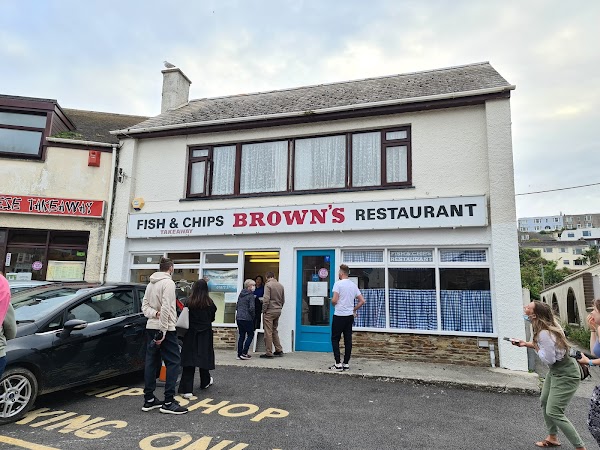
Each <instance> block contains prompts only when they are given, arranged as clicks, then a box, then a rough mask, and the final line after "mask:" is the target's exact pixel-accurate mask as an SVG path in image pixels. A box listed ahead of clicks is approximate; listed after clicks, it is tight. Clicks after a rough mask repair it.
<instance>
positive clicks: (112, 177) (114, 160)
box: [61, 139, 119, 283]
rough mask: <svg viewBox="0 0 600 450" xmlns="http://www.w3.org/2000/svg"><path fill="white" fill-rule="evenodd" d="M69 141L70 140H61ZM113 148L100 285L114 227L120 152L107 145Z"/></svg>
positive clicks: (104, 271) (114, 147)
mask: <svg viewBox="0 0 600 450" xmlns="http://www.w3.org/2000/svg"><path fill="white" fill-rule="evenodd" d="M61 140H67V141H68V140H69V139H61ZM107 145H108V146H109V147H112V162H111V171H110V191H109V193H108V205H107V211H106V223H105V224H104V242H103V244H102V260H101V262H100V280H99V281H100V283H104V277H105V276H106V257H107V255H108V238H109V236H110V227H111V225H112V215H113V214H112V213H113V211H112V205H113V200H114V193H115V190H116V185H115V173H116V171H117V151H118V150H119V145H118V144H107Z"/></svg>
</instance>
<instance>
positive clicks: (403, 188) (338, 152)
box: [108, 63, 527, 370]
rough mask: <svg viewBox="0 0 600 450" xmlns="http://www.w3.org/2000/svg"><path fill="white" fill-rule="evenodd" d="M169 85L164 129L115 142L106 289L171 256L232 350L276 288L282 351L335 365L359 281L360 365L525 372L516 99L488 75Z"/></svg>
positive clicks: (483, 69) (460, 72) (170, 77)
mask: <svg viewBox="0 0 600 450" xmlns="http://www.w3.org/2000/svg"><path fill="white" fill-rule="evenodd" d="M163 75H164V84H163V108H162V109H163V112H162V113H161V114H160V115H159V116H157V117H154V118H152V119H149V120H148V121H146V122H143V123H141V124H139V125H137V126H134V127H130V128H127V129H124V130H120V131H116V132H115V134H116V135H118V136H119V137H120V139H121V143H122V148H121V150H120V154H119V171H121V172H122V173H123V175H124V177H123V180H122V181H123V182H122V183H120V184H119V185H118V188H117V192H116V197H115V208H114V216H113V225H112V230H111V242H110V250H109V264H108V279H109V280H127V279H132V280H135V281H144V280H146V279H147V277H148V275H149V274H150V273H152V272H153V271H155V270H156V268H157V261H158V259H159V257H160V256H162V255H168V256H169V257H170V258H173V259H174V261H175V264H176V267H175V268H176V274H175V278H176V279H182V278H183V279H185V280H187V281H193V280H195V279H197V278H198V277H200V276H204V277H207V278H208V279H209V287H210V289H211V296H212V297H213V299H214V300H215V302H216V303H217V306H218V309H219V311H218V317H217V323H215V325H214V328H215V330H216V333H215V339H216V345H219V346H224V347H231V348H232V349H233V344H234V342H235V332H236V329H235V323H234V313H233V311H234V309H235V301H236V299H237V293H238V292H239V291H240V289H241V287H242V283H243V281H244V279H246V278H249V277H255V276H256V275H259V274H260V275H264V273H265V272H266V271H267V270H273V271H274V272H275V273H276V274H277V277H278V278H279V280H280V281H281V282H282V283H283V285H284V286H285V287H286V304H285V307H284V310H283V314H282V317H281V319H280V324H279V333H280V336H281V339H282V343H283V345H284V351H286V352H289V351H294V350H295V351H302V350H311V351H330V350H331V342H330V327H329V324H330V321H331V314H332V308H331V306H330V296H331V288H332V286H333V283H334V281H335V279H336V278H337V276H336V275H337V268H338V266H339V265H340V264H341V263H345V264H348V265H349V266H350V268H351V274H350V276H351V277H352V278H353V279H354V280H355V281H356V282H357V283H358V285H359V287H360V289H361V290H362V292H363V294H364V296H365V297H366V300H367V304H366V305H365V307H364V308H363V309H361V311H360V314H359V316H358V318H357V321H356V322H355V333H354V339H355V347H354V354H360V355H365V356H380V357H385V358H400V359H401V358H410V359H414V360H423V361H438V362H442V361H444V362H457V363H464V364H472V365H489V364H491V362H490V357H492V358H495V364H499V365H500V366H502V367H507V368H511V369H519V370H527V360H526V354H525V352H523V351H522V349H518V348H516V347H514V346H511V345H510V344H508V343H506V341H503V340H502V337H503V336H514V337H524V336H525V332H524V326H523V322H522V319H521V314H522V305H521V284H520V276H519V261H518V247H517V239H516V228H517V227H516V219H515V201H514V186H513V166H512V141H511V117H510V100H509V99H510V91H511V90H513V89H514V86H512V85H510V84H509V83H508V82H507V81H506V80H504V78H502V77H501V76H500V75H499V74H498V72H496V71H495V70H494V69H493V68H492V67H491V66H490V65H489V64H488V63H479V64H473V65H467V66H461V67H451V68H447V69H439V70H432V71H426V72H419V73H409V74H403V75H394V76H388V77H381V78H371V79H365V80H358V81H348V82H342V83H333V84H326V85H318V86H307V87H300V88H294V89H288V90H281V91H271V92H263V93H256V94H244V95H237V96H229V97H219V98H210V99H200V100H192V101H188V92H189V84H190V82H189V80H188V79H187V77H185V75H183V73H182V72H181V71H180V70H179V69H177V68H174V69H166V70H163ZM134 199H135V200H136V201H138V202H139V201H140V200H143V201H144V203H145V206H144V207H143V208H142V209H141V211H140V212H136V211H134V210H133V209H132V208H131V203H132V200H134ZM457 350H458V351H457ZM232 352H233V350H232Z"/></svg>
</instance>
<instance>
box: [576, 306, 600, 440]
mask: <svg viewBox="0 0 600 450" xmlns="http://www.w3.org/2000/svg"><path fill="white" fill-rule="evenodd" d="M587 322H588V325H589V328H590V353H591V354H592V355H591V356H592V358H588V357H587V356H586V355H584V354H583V353H582V355H581V358H580V359H578V360H577V361H578V362H579V364H582V365H589V366H590V367H593V366H600V356H599V355H600V342H599V341H598V327H599V326H600V325H599V324H600V299H595V300H594V308H593V309H592V312H591V313H590V314H588V316H587ZM587 423H588V429H589V430H590V433H591V435H592V436H593V437H594V439H596V442H597V443H598V445H600V385H598V386H596V387H595V388H594V390H593V391H592V397H591V398H590V410H589V413H588V422H587Z"/></svg>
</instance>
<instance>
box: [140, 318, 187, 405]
mask: <svg viewBox="0 0 600 450" xmlns="http://www.w3.org/2000/svg"><path fill="white" fill-rule="evenodd" d="M157 332H158V330H146V361H145V363H146V364H145V370H144V400H146V401H149V400H151V399H152V398H154V390H155V389H156V376H157V373H159V371H160V366H161V359H162V360H163V361H164V362H165V366H166V368H167V380H166V381H165V403H171V402H172V401H173V397H174V396H175V386H176V384H177V376H178V375H179V363H180V360H181V355H180V353H179V345H178V343H177V332H176V331H167V334H166V336H165V340H164V341H162V343H161V344H160V345H154V344H153V340H154V337H155V336H156V333H157Z"/></svg>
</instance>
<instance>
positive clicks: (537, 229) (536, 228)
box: [533, 225, 542, 231]
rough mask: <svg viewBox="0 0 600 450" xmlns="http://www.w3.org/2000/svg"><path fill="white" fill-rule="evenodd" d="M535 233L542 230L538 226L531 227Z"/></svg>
mask: <svg viewBox="0 0 600 450" xmlns="http://www.w3.org/2000/svg"><path fill="white" fill-rule="evenodd" d="M533 228H534V230H535V231H540V230H541V229H542V228H541V227H540V226H539V225H536V226H535V227H533Z"/></svg>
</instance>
